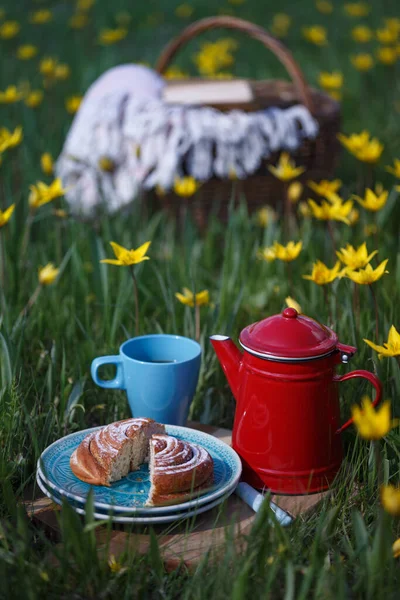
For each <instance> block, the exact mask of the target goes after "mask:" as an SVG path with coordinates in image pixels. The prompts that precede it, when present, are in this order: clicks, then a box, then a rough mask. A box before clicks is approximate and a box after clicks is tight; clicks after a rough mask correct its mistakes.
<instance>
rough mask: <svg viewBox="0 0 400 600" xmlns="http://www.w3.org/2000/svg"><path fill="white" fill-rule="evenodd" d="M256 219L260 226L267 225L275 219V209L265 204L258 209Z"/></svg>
mask: <svg viewBox="0 0 400 600" xmlns="http://www.w3.org/2000/svg"><path fill="white" fill-rule="evenodd" d="M256 219H257V224H258V225H259V226H260V227H267V226H268V224H269V223H271V221H273V220H274V219H275V211H274V209H273V208H271V207H270V206H263V207H262V208H260V209H259V210H258V211H257V214H256Z"/></svg>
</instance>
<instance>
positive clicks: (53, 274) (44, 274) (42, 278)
mask: <svg viewBox="0 0 400 600" xmlns="http://www.w3.org/2000/svg"><path fill="white" fill-rule="evenodd" d="M59 272H60V269H56V268H55V267H54V265H53V263H47V265H46V266H45V267H41V268H40V269H39V283H40V285H51V284H52V283H54V281H55V280H56V278H57V276H58V274H59Z"/></svg>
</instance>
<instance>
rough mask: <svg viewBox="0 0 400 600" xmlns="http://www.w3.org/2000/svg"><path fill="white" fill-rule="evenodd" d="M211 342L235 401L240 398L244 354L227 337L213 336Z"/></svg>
mask: <svg viewBox="0 0 400 600" xmlns="http://www.w3.org/2000/svg"><path fill="white" fill-rule="evenodd" d="M210 341H211V343H212V345H213V348H214V350H215V353H216V355H217V357H218V360H219V362H220V363H221V367H222V369H223V371H224V373H225V376H226V378H227V380H228V383H229V386H230V388H231V391H232V394H233V396H234V398H235V400H237V399H238V397H239V387H240V369H239V367H240V365H241V364H242V353H241V352H240V350H238V348H237V347H236V346H235V344H234V343H233V342H232V340H231V338H230V337H228V336H227V335H212V336H211V337H210Z"/></svg>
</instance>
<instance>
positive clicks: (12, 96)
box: [0, 85, 23, 104]
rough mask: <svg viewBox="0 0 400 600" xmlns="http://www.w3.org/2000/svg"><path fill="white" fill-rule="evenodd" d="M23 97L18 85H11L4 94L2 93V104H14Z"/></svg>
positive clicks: (0, 94) (0, 101)
mask: <svg viewBox="0 0 400 600" xmlns="http://www.w3.org/2000/svg"><path fill="white" fill-rule="evenodd" d="M22 97H23V94H22V92H20V91H18V88H17V86H16V85H9V86H8V88H6V89H5V90H4V92H0V104H13V103H14V102H18V101H19V100H21V98H22Z"/></svg>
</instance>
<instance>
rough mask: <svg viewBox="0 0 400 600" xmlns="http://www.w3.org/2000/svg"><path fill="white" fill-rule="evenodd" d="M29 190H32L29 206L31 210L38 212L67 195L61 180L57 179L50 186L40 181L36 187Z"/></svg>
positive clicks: (32, 186)
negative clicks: (44, 206)
mask: <svg viewBox="0 0 400 600" xmlns="http://www.w3.org/2000/svg"><path fill="white" fill-rule="evenodd" d="M29 189H30V190H31V192H30V194H29V206H30V207H31V210H36V209H37V208H40V207H41V206H43V205H44V204H48V202H51V201H52V200H55V199H56V198H60V197H61V196H64V194H65V190H64V189H63V187H62V183H61V179H60V178H57V179H55V180H54V181H53V183H51V184H50V185H46V184H45V183H43V182H42V181H38V182H37V183H36V185H31V186H29Z"/></svg>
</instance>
